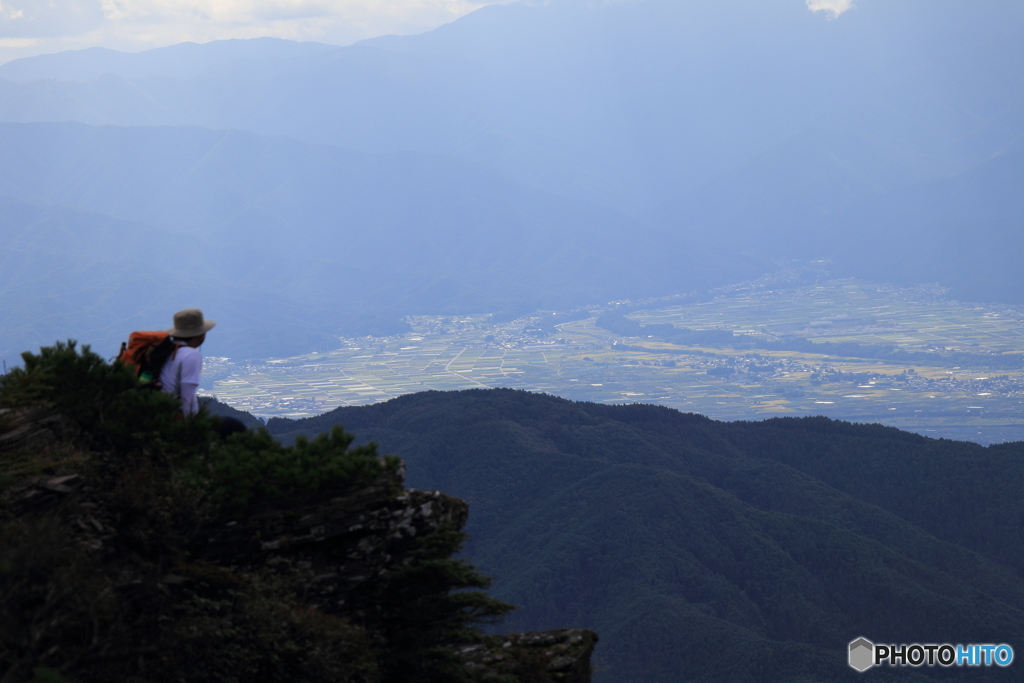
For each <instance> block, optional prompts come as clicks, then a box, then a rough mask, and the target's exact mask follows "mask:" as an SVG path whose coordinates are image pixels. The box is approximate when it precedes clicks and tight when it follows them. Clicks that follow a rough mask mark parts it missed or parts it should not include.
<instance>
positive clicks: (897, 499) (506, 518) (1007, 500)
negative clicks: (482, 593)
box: [268, 389, 1024, 683]
mask: <svg viewBox="0 0 1024 683" xmlns="http://www.w3.org/2000/svg"><path fill="white" fill-rule="evenodd" d="M336 423H344V424H345V425H346V426H347V427H348V428H350V429H353V430H355V431H356V432H357V433H358V434H360V435H361V437H362V438H371V439H373V440H374V441H375V442H377V443H379V444H381V448H384V449H387V450H398V451H400V452H402V454H403V459H404V461H405V463H406V465H407V467H408V468H409V483H410V485H413V486H416V487H419V488H439V489H443V490H445V491H450V492H452V493H453V494H455V495H458V496H459V497H461V498H463V499H466V500H468V501H469V502H470V504H471V505H472V506H473V517H472V519H471V520H470V522H469V525H468V526H467V530H468V531H469V533H470V535H471V537H472V538H473V539H474V540H473V542H472V545H471V546H470V548H469V549H470V552H471V554H472V556H473V557H474V559H475V560H476V561H477V562H479V563H480V564H481V566H483V567H485V568H486V570H487V572H488V573H489V574H491V575H493V576H495V578H496V582H497V583H496V585H497V586H498V587H499V589H498V590H497V592H496V595H497V597H499V598H501V599H504V600H508V601H509V602H513V603H515V604H516V605H518V606H519V608H518V609H517V611H516V612H515V613H514V614H512V615H510V616H509V619H508V624H507V626H511V628H513V629H515V630H535V629H544V628H550V627H551V626H552V625H556V624H559V625H561V624H568V625H585V626H587V627H589V628H593V629H595V630H597V631H598V632H599V633H601V639H602V640H601V646H600V649H599V650H598V651H597V653H596V659H595V664H596V666H597V671H596V673H595V681H609V682H610V681H615V683H620V682H625V683H629V682H633V681H636V682H640V681H643V682H644V683H648V682H651V681H655V682H663V683H677V682H678V681H700V682H702V683H706V682H711V681H730V682H732V681H749V682H751V683H754V682H757V683H761V682H764V683H774V682H775V681H809V680H815V681H822V680H828V681H844V680H849V681H855V680H860V678H862V677H863V675H861V674H858V673H857V672H855V671H854V670H853V669H851V668H850V667H848V666H847V665H846V660H845V652H846V650H845V648H846V646H847V644H848V643H849V642H850V641H851V640H853V639H855V638H857V637H860V636H863V637H866V638H869V639H871V640H873V641H874V642H888V643H913V642H922V643H926V642H951V643H984V642H993V643H996V642H999V643H1002V642H1006V643H1010V644H1011V645H1014V647H1015V648H1016V647H1017V646H1016V645H1015V643H1017V642H1024V574H1022V571H1021V567H1024V561H1022V559H1024V555H1022V553H1024V539H1022V538H1021V536H1020V533H1019V531H1020V523H1021V520H1022V519H1024V498H1022V497H1021V496H1020V491H1021V490H1022V486H1024V443H1008V444H1002V445H998V446H990V447H982V446H979V445H978V444H974V443H968V442H957V441H949V440H942V439H938V440H937V439H929V438H926V437H923V436H919V435H916V434H910V433H907V432H901V431H900V430H898V429H894V428H891V427H884V426H881V425H864V424H852V423H849V422H842V421H836V420H830V419H827V418H824V417H816V418H776V419H771V420H765V421H763V422H736V423H723V422H716V421H714V420H710V419H708V418H706V417H702V416H700V415H694V414H686V413H680V412H678V411H675V410H672V409H669V408H664V407H659V406H650V405H639V404H633V405H617V406H609V405H600V404H593V403H576V402H572V401H567V400H563V399H559V398H556V397H552V396H545V395H538V394H532V393H528V392H522V391H513V390H508V389H496V390H470V391H460V392H443V393H442V392H424V393H420V394H412V395H407V396H403V397H400V398H397V399H394V400H392V401H389V402H387V403H382V404H376V405H371V406H361V407H357V408H341V409H338V410H336V411H333V412H332V413H328V414H325V415H323V416H319V417H317V418H309V419H307V420H295V421H288V420H272V421H271V422H270V423H269V424H268V428H269V429H270V430H271V431H272V432H273V433H276V434H277V435H278V436H279V437H280V438H282V439H287V438H289V436H288V435H289V434H292V435H294V434H298V433H302V432H304V431H306V430H308V432H309V433H313V432H319V431H323V430H325V429H328V428H329V427H330V425H332V424H336ZM1015 665H1016V664H1014V665H1013V666H1015ZM1013 666H1011V667H1009V668H1008V669H1005V670H1002V669H997V668H996V667H990V668H974V669H970V670H968V669H948V670H947V669H942V668H941V667H934V668H929V667H920V668H916V669H914V668H906V669H899V668H894V669H886V668H882V669H877V670H872V671H871V672H870V673H869V674H865V675H870V676H871V677H872V679H876V678H877V679H878V680H901V681H913V680H932V679H944V680H963V681H968V680H969V681H982V680H984V681H1009V680H1015V679H1016V678H1017V677H1019V672H1016V671H1014V670H1013Z"/></svg>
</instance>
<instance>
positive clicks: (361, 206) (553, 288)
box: [0, 123, 764, 357]
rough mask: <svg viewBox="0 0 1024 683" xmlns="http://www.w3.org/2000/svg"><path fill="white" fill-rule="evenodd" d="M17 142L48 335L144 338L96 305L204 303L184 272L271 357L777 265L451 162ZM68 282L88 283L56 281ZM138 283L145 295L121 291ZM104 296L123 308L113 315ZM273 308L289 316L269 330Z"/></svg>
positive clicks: (164, 135)
mask: <svg viewBox="0 0 1024 683" xmlns="http://www.w3.org/2000/svg"><path fill="white" fill-rule="evenodd" d="M0 141H2V142H0V195H7V196H8V197H10V198H12V200H13V199H17V200H19V201H18V202H15V201H9V202H7V204H6V206H5V208H4V209H3V212H4V214H5V215H6V221H7V223H8V227H5V228H4V233H5V235H6V234H8V233H9V234H11V235H17V240H16V244H17V246H18V249H19V251H20V252H21V254H22V255H21V256H19V257H17V259H16V262H17V263H19V264H21V265H19V266H18V267H17V268H14V269H11V270H9V271H6V272H5V278H4V279H5V280H6V279H7V278H11V282H10V284H9V286H14V285H16V284H17V283H19V282H21V281H22V280H20V279H19V278H18V277H16V276H15V273H21V272H24V273H27V274H30V275H31V280H30V281H31V282H34V283H39V284H37V285H35V286H36V287H37V288H38V290H39V291H40V292H47V293H49V294H48V296H46V297H41V296H32V291H34V290H33V288H32V287H28V288H22V289H19V290H18V292H19V294H18V298H17V299H11V300H10V303H6V304H5V306H8V307H10V309H11V310H17V311H18V313H17V314H15V313H13V312H12V313H11V317H10V318H9V321H10V322H9V325H10V328H11V329H38V330H40V331H41V330H42V329H44V328H42V327H39V323H38V322H37V320H38V318H39V316H40V315H45V316H46V317H47V318H48V319H51V320H54V321H60V325H59V326H56V327H55V328H54V329H52V330H49V331H48V332H47V333H46V334H45V335H42V339H39V341H38V343H52V342H53V341H54V339H53V337H55V336H56V337H58V338H59V337H63V336H70V335H72V334H76V335H86V334H90V335H91V334H93V333H96V334H98V335H99V339H95V338H93V337H91V336H83V338H82V340H81V341H83V342H92V341H94V340H95V341H97V342H98V341H99V340H100V339H102V340H104V342H105V343H109V342H110V341H111V339H110V337H111V335H112V334H116V335H117V336H116V338H115V339H117V340H119V339H120V337H121V336H123V334H124V333H125V332H124V331H122V332H120V333H117V332H116V331H113V330H111V329H110V328H108V327H103V328H102V329H99V328H97V327H95V325H90V324H88V323H87V321H86V320H83V316H86V315H95V316H96V317H97V318H99V319H100V320H103V321H106V320H111V319H113V320H123V319H125V317H126V316H128V317H131V320H132V321H133V322H132V323H131V324H133V325H134V324H136V323H135V322H134V321H135V320H138V319H139V318H138V317H137V316H140V315H144V314H148V313H149V312H150V311H152V310H155V309H160V310H162V311H163V313H162V314H161V315H160V317H159V318H158V320H159V321H163V320H164V318H166V316H167V315H168V313H167V311H170V312H173V310H176V308H180V307H183V306H184V305H187V304H182V305H177V306H172V305H171V303H170V302H169V301H168V300H167V299H166V298H165V296H164V293H165V292H167V291H169V290H171V289H174V288H175V284H174V283H175V281H176V280H177V281H178V282H180V284H181V289H180V290H179V292H178V293H179V294H180V295H181V296H179V297H175V298H174V301H178V300H179V299H180V300H185V299H188V298H191V299H192V300H193V301H195V302H197V304H198V302H202V301H207V302H210V303H209V304H207V305H204V307H205V308H206V309H207V310H208V313H209V315H210V316H211V317H213V318H214V319H219V318H218V316H221V317H223V316H222V314H220V313H215V311H216V310H217V309H218V308H222V309H223V308H227V309H229V310H230V311H231V315H232V316H233V317H235V320H234V321H233V322H232V324H231V325H225V328H228V329H231V332H230V333H228V334H225V335H223V336H222V337H221V340H222V342H223V346H221V347H220V348H221V351H220V353H222V354H223V355H232V356H237V355H243V356H248V357H252V356H254V355H264V356H267V355H278V354H281V353H285V352H288V353H300V352H305V351H308V350H311V349H312V348H315V347H319V348H323V345H324V344H325V343H328V342H327V341H325V340H330V335H331V334H335V335H336V334H342V333H347V334H365V333H368V332H372V331H376V332H378V333H380V332H385V333H386V332H387V331H388V330H390V331H392V332H393V331H397V330H401V329H403V327H402V324H401V323H400V322H399V321H400V319H401V317H402V316H404V315H410V314H417V313H448V314H450V313H465V312H468V311H481V312H498V311H503V310H504V311H515V312H521V313H526V312H530V311H533V310H534V309H536V308H547V309H562V308H566V307H573V306H576V305H580V304H585V303H592V302H595V301H597V302H600V301H607V300H609V299H612V298H621V297H623V296H634V297H641V296H655V295H663V294H665V293H669V292H672V291H678V290H686V289H690V288H697V287H701V286H707V285H708V284H709V283H715V282H717V283H719V284H724V283H725V282H728V281H730V280H731V279H734V278H737V277H748V276H751V275H754V274H756V273H758V272H760V269H761V268H763V267H764V266H763V265H759V264H758V263H757V262H756V261H752V260H746V261H744V260H742V259H735V258H732V257H725V256H722V255H720V254H718V253H716V252H714V251H713V250H708V249H703V248H701V249H698V248H694V247H692V246H691V245H689V244H687V243H686V242H684V241H681V240H679V239H678V238H676V237H674V236H671V235H668V236H666V235H658V234H655V233H651V232H650V231H648V230H646V229H644V228H643V226H640V225H638V224H637V223H636V222H634V221H631V220H629V219H626V218H623V217H621V216H619V215H617V214H615V213H614V212H611V211H609V210H607V209H603V208H600V207H597V206H594V205H588V204H586V203H584V202H578V201H570V200H565V199H561V198H558V197H554V196H552V195H548V194H545V193H541V192H538V191H537V190H533V189H530V188H527V187H525V186H522V185H519V184H517V183H515V182H513V181H510V180H508V179H507V178H504V177H502V176H500V175H498V174H496V173H494V172H492V171H489V170H487V169H484V168H481V167H479V166H476V165H473V164H469V163H467V162H462V161H458V160H455V159H452V158H446V157H436V156H431V155H425V154H420V153H396V154H386V155H381V154H368V153H365V152H352V151H348V150H343V149H339V148H335V147H327V146H315V145H306V144H302V143H299V142H296V141H295V140H291V139H288V138H281V137H266V136H257V135H253V134H251V133H244V132H241V131H211V130H207V129H202V128H197V127H180V128H170V127H168V128H121V127H114V126H106V127H89V126H84V125H81V124H74V123H66V124H44V123H37V124H0ZM19 202H20V203H19ZM26 202H27V203H31V204H34V205H37V206H36V208H34V209H31V208H26V207H25V204H24V203H26ZM65 232H67V233H71V234H77V235H78V237H76V239H75V240H74V241H73V242H70V241H68V240H64V239H61V238H60V237H59V235H60V234H63V233H65ZM30 257H31V258H30ZM8 258H10V259H15V257H14V256H13V252H10V251H9V252H8ZM108 261H111V262H116V263H117V264H118V265H117V266H116V267H115V266H114V265H113V264H111V263H108ZM57 263H60V264H63V263H68V264H70V265H69V266H68V267H67V269H66V270H65V269H64V266H61V267H53V266H52V265H51V264H57ZM150 268H152V270H150ZM65 272H74V273H75V277H74V278H73V279H69V278H68V276H67V275H65V274H64V273H65ZM122 281H123V282H125V283H127V284H118V285H117V286H116V287H113V285H112V284H111V283H112V282H113V283H120V282H122ZM18 286H19V287H21V285H18ZM54 288H56V289H54ZM62 288H63V289H62ZM67 288H75V290H74V295H73V296H69V297H63V296H58V295H57V294H56V292H57V291H64V289H67ZM107 288H111V289H110V290H109V294H103V292H104V291H107ZM123 288H130V289H131V291H132V293H133V295H132V297H130V298H129V299H125V300H120V299H119V295H118V294H117V293H118V292H120V291H122V289H123ZM51 290H52V291H51ZM185 294H187V295H188V296H185ZM90 297H93V298H96V299H97V300H99V301H103V302H105V304H104V306H105V307H104V308H102V310H95V311H94V309H93V307H92V306H90V305H88V300H89V298H90ZM149 299H153V300H154V301H157V302H159V304H158V305H156V306H150V305H148V300H149ZM27 302H32V303H31V304H28V303H27ZM22 306H26V307H27V308H22ZM69 307H70V308H69ZM118 307H120V309H119V310H120V313H117V312H116V311H117V308H118ZM132 316H135V317H132ZM267 321H279V322H274V323H273V329H272V330H267V329H266V328H267ZM125 324H128V323H127V322H126V323H125ZM161 324H162V322H161ZM61 329H64V330H66V332H63V333H61V332H60V331H59V330H61ZM17 339H18V340H22V339H24V337H23V336H19V337H17ZM13 341H14V338H13V337H12V343H13ZM35 345H38V344H33V345H32V346H35ZM29 348H31V347H29ZM17 350H18V351H21V350H25V349H17Z"/></svg>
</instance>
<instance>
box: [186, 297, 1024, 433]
mask: <svg viewBox="0 0 1024 683" xmlns="http://www.w3.org/2000/svg"><path fill="white" fill-rule="evenodd" d="M610 308H611V307H610V306H603V307H592V308H589V309H586V310H580V311H575V312H573V313H572V314H545V315H538V316H535V317H532V318H527V319H521V320H515V321H511V322H505V323H493V322H491V320H490V318H489V316H486V315H476V316H464V317H457V318H452V317H444V318H442V317H437V316H433V317H430V316H423V317H417V318H412V319H410V323H411V325H412V327H413V332H412V333H410V334H407V335H405V336H402V337H393V338H362V339H342V340H340V342H339V348H338V349H337V350H335V351H332V352H329V353H319V354H311V355H308V356H301V357H297V358H287V359H273V360H267V361H263V362H259V363H249V364H240V363H235V362H233V361H231V360H230V359H225V358H207V369H206V371H205V376H204V381H205V382H206V385H205V386H204V389H205V390H206V391H207V393H212V394H214V395H216V396H217V397H218V398H219V399H220V400H222V401H225V402H226V403H229V404H231V405H233V406H235V407H237V408H240V409H243V410H248V411H250V412H252V413H253V414H255V415H259V416H264V417H270V416H286V417H301V416H308V415H314V414H319V413H322V412H325V411H328V410H331V409H333V408H335V407H338V406H343V405H361V404H366V403H373V402H377V401H383V400H387V399H389V398H393V397H395V396H399V395H402V394H406V393H410V392H414V391H426V390H431V389H435V390H441V391H443V390H450V389H468V388H473V387H514V388H520V389H527V390H530V391H538V392H546V393H550V394H555V395H559V396H564V397H566V398H570V399H574V400H586V401H596V402H605V403H631V402H641V403H655V404H660V405H666V406H670V407H673V408H677V409H679V410H683V411H687V412H697V413H701V414H704V415H707V416H709V417H712V418H715V419H722V420H751V419H763V418H766V417H774V416H786V415H792V416H796V415H819V414H820V415H827V416H829V417H834V418H838V419H844V420H851V421H857V422H881V423H883V424H887V425H892V426H896V427H899V428H901V429H907V430H911V431H917V432H920V433H923V434H927V435H931V436H942V437H947V438H956V439H968V440H973V441H978V442H981V443H990V442H1000V441H1007V440H1024V363H1022V361H1024V312H1022V311H1021V310H1019V309H1016V308H1012V307H1008V306H1000V305H995V306H982V305H976V304H962V303H957V302H953V301H948V300H944V299H943V298H942V296H941V291H939V290H936V289H929V288H921V289H914V290H900V289H894V288H889V287H883V286H878V285H873V284H870V283H864V282H854V281H839V282H828V283H825V284H817V285H808V286H803V287H793V288H788V289H785V288H778V289H775V288H772V285H771V283H763V282H762V283H752V284H748V285H745V286H736V287H733V288H730V289H728V290H723V291H719V292H717V293H716V294H715V296H713V297H706V300H703V301H693V300H692V298H691V299H684V298H682V297H680V298H679V299H678V300H673V299H672V298H668V299H662V300H658V301H653V302H616V304H615V306H614V308H615V309H616V310H617V311H618V312H619V313H625V319H626V321H627V322H626V323H625V324H627V325H632V326H633V328H632V329H630V330H629V332H630V333H629V334H623V333H621V330H620V333H616V332H612V331H610V330H609V329H606V328H605V327H603V326H602V324H604V325H608V326H610V327H614V325H609V323H608V322H607V317H605V318H602V315H604V314H605V313H607V311H608V310H609V309H610ZM599 323H600V324H599ZM668 325H671V326H672V327H671V328H669V327H667V326H668ZM648 326H653V327H648ZM674 328H684V329H685V330H686V332H687V334H685V335H683V336H681V337H680V336H678V335H675V334H674V332H672V330H673V329H674ZM648 331H652V332H655V334H647V332H648ZM666 331H669V332H666ZM709 334H710V337H709V339H710V340H711V341H712V342H713V343H694V340H695V339H696V340H698V341H699V340H701V339H703V337H702V336H701V335H704V336H708V335H709ZM716 335H717V336H716Z"/></svg>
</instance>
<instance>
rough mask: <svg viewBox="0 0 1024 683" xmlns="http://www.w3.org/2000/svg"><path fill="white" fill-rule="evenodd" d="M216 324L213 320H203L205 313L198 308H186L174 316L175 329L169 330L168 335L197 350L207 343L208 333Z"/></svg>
mask: <svg viewBox="0 0 1024 683" xmlns="http://www.w3.org/2000/svg"><path fill="white" fill-rule="evenodd" d="M216 324H217V323H216V322H214V321H213V320H203V312H202V311H200V310H199V309H198V308H186V309H183V310H180V311H178V312H177V313H175V314H174V327H172V328H171V329H169V330H167V334H169V335H171V336H172V337H174V338H175V339H180V340H181V341H183V342H185V344H187V345H188V346H191V347H192V348H196V347H198V346H199V345H200V344H202V343H203V342H204V341H206V333H207V332H209V331H210V330H212V329H213V326H214V325H216Z"/></svg>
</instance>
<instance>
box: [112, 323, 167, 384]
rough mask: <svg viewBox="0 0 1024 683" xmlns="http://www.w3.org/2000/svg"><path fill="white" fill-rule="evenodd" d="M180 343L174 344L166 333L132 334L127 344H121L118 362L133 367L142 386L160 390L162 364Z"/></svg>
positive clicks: (139, 332)
mask: <svg viewBox="0 0 1024 683" xmlns="http://www.w3.org/2000/svg"><path fill="white" fill-rule="evenodd" d="M179 346H181V343H179V342H175V341H174V340H173V339H171V337H170V335H169V334H167V333H166V332H144V331H138V332H132V333H131V334H130V335H128V341H127V342H121V353H120V354H118V357H117V358H118V360H120V361H121V362H122V363H124V364H125V365H130V366H134V368H135V376H136V377H138V378H139V381H140V382H141V384H142V386H145V387H152V388H154V389H159V388H161V384H160V371H161V370H163V367H164V364H165V363H166V362H167V361H168V360H169V359H171V358H173V357H174V354H175V352H176V351H177V350H178V347H179Z"/></svg>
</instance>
